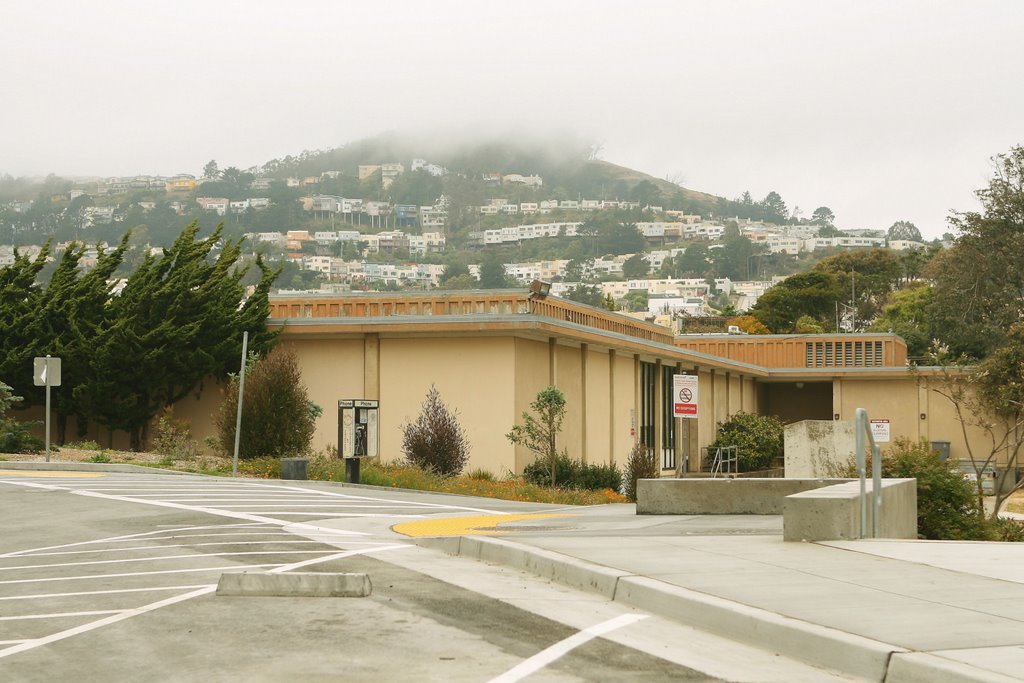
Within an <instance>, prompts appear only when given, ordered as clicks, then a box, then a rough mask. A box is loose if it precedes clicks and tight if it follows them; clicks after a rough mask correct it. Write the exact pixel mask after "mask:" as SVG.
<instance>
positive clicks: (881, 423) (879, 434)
mask: <svg viewBox="0 0 1024 683" xmlns="http://www.w3.org/2000/svg"><path fill="white" fill-rule="evenodd" d="M871 436H872V437H874V439H875V443H889V420H871Z"/></svg>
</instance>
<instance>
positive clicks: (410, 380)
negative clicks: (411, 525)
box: [380, 337, 515, 475]
mask: <svg viewBox="0 0 1024 683" xmlns="http://www.w3.org/2000/svg"><path fill="white" fill-rule="evenodd" d="M431 384H434V385H436V386H437V389H438V391H439V392H440V394H441V399H442V400H443V401H444V403H445V405H447V406H448V408H449V409H451V410H453V411H458V418H459V423H460V424H461V425H462V427H463V428H464V429H465V430H466V432H467V434H468V437H469V442H470V445H471V447H472V451H471V454H470V458H471V465H470V468H478V467H480V468H484V469H487V470H490V471H491V472H493V473H494V474H499V475H500V474H501V472H502V471H503V469H504V468H506V467H508V465H509V463H511V462H513V458H514V451H513V447H512V445H511V444H510V443H509V442H508V440H507V439H505V434H506V433H507V432H508V430H509V428H510V427H511V426H512V420H513V415H514V401H513V392H511V391H509V389H510V388H511V387H514V386H515V346H514V342H513V340H512V338H510V337H476V338H436V339H435V338H405V339H387V338H386V339H382V340H381V342H380V406H381V411H380V418H381V434H380V444H381V459H382V460H384V461H389V460H396V459H399V458H401V457H402V449H401V445H402V433H401V429H400V427H401V425H403V424H404V423H406V422H411V421H413V420H415V419H416V417H417V416H418V415H419V414H420V411H421V407H422V404H423V400H424V398H426V395H427V392H428V391H429V390H430V386H431Z"/></svg>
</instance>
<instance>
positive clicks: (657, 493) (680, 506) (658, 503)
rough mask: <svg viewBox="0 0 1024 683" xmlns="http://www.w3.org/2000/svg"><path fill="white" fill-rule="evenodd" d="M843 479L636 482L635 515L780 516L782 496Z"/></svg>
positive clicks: (645, 480) (652, 480) (663, 480)
mask: <svg viewBox="0 0 1024 683" xmlns="http://www.w3.org/2000/svg"><path fill="white" fill-rule="evenodd" d="M845 481H848V480H847V479H640V480H639V481H637V501H636V512H637V514H638V515H781V514H782V511H783V501H784V500H785V498H786V496H790V495H793V494H794V493H800V492H802V491H809V490H813V489H819V488H821V487H823V486H831V485H833V484H838V483H841V482H845Z"/></svg>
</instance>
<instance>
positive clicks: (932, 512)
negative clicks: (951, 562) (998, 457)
mask: <svg viewBox="0 0 1024 683" xmlns="http://www.w3.org/2000/svg"><path fill="white" fill-rule="evenodd" d="M854 469H855V468H854ZM868 471H869V472H870V471H871V470H870V465H869V468H868ZM882 476H883V477H907V478H909V477H913V478H915V479H917V535H918V536H920V537H921V538H929V539H933V540H978V541H981V540H987V538H989V537H990V535H991V532H992V530H991V529H989V525H988V524H986V522H985V516H984V513H983V512H982V511H981V510H979V509H978V498H977V496H976V495H975V491H974V487H973V486H972V484H971V482H969V481H968V480H967V479H966V478H965V477H964V475H963V472H961V471H960V468H959V466H958V465H957V463H956V461H951V460H939V456H938V454H937V453H935V452H934V451H933V450H932V448H931V445H930V444H929V443H928V442H927V441H925V440H921V441H918V442H914V441H910V440H909V439H902V438H900V439H896V440H894V441H893V444H892V446H890V448H889V450H888V452H886V453H885V455H884V456H883V457H882Z"/></svg>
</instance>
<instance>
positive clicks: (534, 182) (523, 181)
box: [501, 173, 544, 187]
mask: <svg viewBox="0 0 1024 683" xmlns="http://www.w3.org/2000/svg"><path fill="white" fill-rule="evenodd" d="M501 182H503V183H505V184H506V185H526V186H528V187H540V186H542V185H543V184H544V179H543V178H541V177H540V176H539V175H528V176H526V175H522V174H521V173H509V174H507V175H503V176H501Z"/></svg>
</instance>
